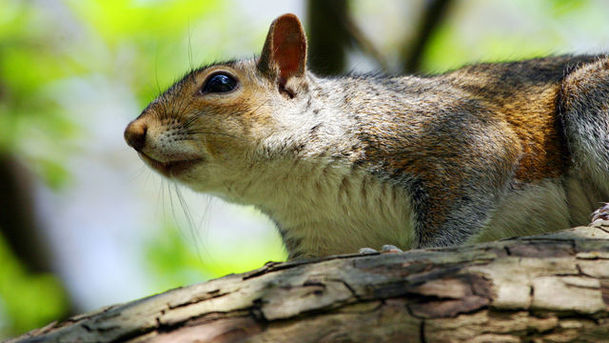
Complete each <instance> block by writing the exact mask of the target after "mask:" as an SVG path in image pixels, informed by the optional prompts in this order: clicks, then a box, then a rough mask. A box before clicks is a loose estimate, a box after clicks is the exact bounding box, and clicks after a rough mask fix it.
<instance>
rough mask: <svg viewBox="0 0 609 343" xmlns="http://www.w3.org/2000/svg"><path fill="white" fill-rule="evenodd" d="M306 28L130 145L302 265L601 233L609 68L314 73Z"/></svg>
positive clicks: (607, 60)
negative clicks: (594, 217) (272, 229)
mask: <svg viewBox="0 0 609 343" xmlns="http://www.w3.org/2000/svg"><path fill="white" fill-rule="evenodd" d="M306 62H307V40H306V36H305V33H304V30H303V27H302V25H301V23H300V21H299V19H298V18H297V17H296V16H295V15H293V14H285V15H282V16H280V17H279V18H277V19H276V20H275V21H274V22H273V23H272V24H271V26H270V29H269V32H268V35H267V38H266V41H265V43H264V47H263V49H262V53H261V54H260V56H259V57H257V58H250V59H243V60H232V61H228V62H224V63H216V64H213V65H209V66H205V67H202V68H199V69H196V70H194V71H192V72H190V73H188V74H187V75H186V76H184V78H183V79H181V80H180V81H178V82H177V83H175V84H174V85H173V86H171V87H170V88H169V89H168V90H167V91H165V92H164V93H163V94H161V95H160V96H159V97H158V98H157V99H155V100H154V101H152V102H151V103H150V104H149V105H148V106H147V107H146V108H145V109H144V110H143V112H142V113H141V114H140V116H139V117H137V119H135V120H134V121H132V122H131V123H129V125H128V126H127V128H126V130H125V133H124V136H125V139H126V141H127V143H128V144H129V145H130V146H131V147H133V148H134V149H135V150H136V151H137V152H138V154H139V156H140V158H141V159H142V160H143V161H144V162H145V163H146V164H148V165H149V166H150V167H152V168H153V169H154V170H156V171H158V172H159V173H161V174H162V175H164V176H166V177H169V178H171V179H174V180H177V181H178V182H179V183H181V184H184V185H186V186H188V187H190V188H191V189H193V190H195V191H198V192H204V193H208V194H212V195H215V196H218V197H220V198H223V199H225V200H227V201H229V202H233V203H238V204H247V205H254V206H255V207H257V208H258V209H259V210H260V211H262V212H263V213H265V214H266V215H268V216H269V217H270V218H271V219H272V220H273V221H274V222H275V223H276V225H277V228H278V230H279V232H280V233H281V235H282V238H283V242H284V244H285V246H286V249H287V251H288V254H289V259H294V258H303V257H318V256H325V255H331V254H339V253H351V252H356V251H357V250H358V249H359V248H362V247H367V246H370V247H379V246H380V245H382V244H386V243H389V244H393V245H395V246H399V247H401V248H427V247H447V246H455V245H462V244H467V243H473V242H480V241H488V240H495V239H499V238H503V237H511V236H517V235H525V234H534V233H540V232H546V231H549V230H558V229H564V228H568V227H571V226H574V225H580V224H586V223H588V219H589V214H590V213H591V212H592V211H593V210H594V209H595V208H596V207H597V206H598V205H599V204H600V202H601V201H603V200H605V201H606V200H607V199H609V198H608V195H609V180H608V179H609V56H607V55H596V56H557V57H546V58H536V59H531V60H525V61H518V62H507V63H482V64H474V65H468V66H465V67H462V68H460V69H456V70H453V71H450V72H446V73H443V74H438V75H424V76H413V75H411V76H383V75H376V74H375V75H347V76H342V77H334V78H321V77H318V76H316V75H314V74H313V73H311V72H309V71H307V68H306Z"/></svg>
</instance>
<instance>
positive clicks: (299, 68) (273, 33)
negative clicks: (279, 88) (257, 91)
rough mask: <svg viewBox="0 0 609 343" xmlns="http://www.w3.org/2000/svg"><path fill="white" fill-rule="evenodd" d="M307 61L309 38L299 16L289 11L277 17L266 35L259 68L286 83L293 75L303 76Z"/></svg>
mask: <svg viewBox="0 0 609 343" xmlns="http://www.w3.org/2000/svg"><path fill="white" fill-rule="evenodd" d="M306 63H307V38H306V36H305V33H304V29H303V28H302V24H300V20H298V17H297V16H296V15H294V14H291V13H288V14H284V15H282V16H281V17H279V18H277V19H275V21H273V23H272V24H271V28H270V29H269V33H268V35H267V36H266V42H265V43H264V48H262V54H260V59H259V60H258V69H259V70H260V71H261V72H262V73H263V74H266V75H270V76H272V77H279V82H280V83H285V82H286V81H287V80H288V79H289V78H291V77H293V76H297V77H298V76H303V75H304V73H305V67H306Z"/></svg>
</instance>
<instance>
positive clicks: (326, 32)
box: [307, 0, 350, 76]
mask: <svg viewBox="0 0 609 343" xmlns="http://www.w3.org/2000/svg"><path fill="white" fill-rule="evenodd" d="M347 13H348V5H347V1H346V0H332V1H326V0H309V1H308V2H307V18H308V27H307V31H308V37H309V40H308V43H309V51H308V66H309V68H310V69H311V71H313V72H314V73H315V74H317V75H321V76H324V75H325V76H327V75H337V74H340V73H342V72H344V70H345V64H346V63H345V62H346V55H347V53H346V47H347V45H348V43H349V39H350V38H349V37H350V36H349V32H347V30H346V28H345V25H344V23H345V18H346V16H347Z"/></svg>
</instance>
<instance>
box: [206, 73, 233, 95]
mask: <svg viewBox="0 0 609 343" xmlns="http://www.w3.org/2000/svg"><path fill="white" fill-rule="evenodd" d="M235 87H237V80H235V78H234V77H232V76H231V75H228V74H216V75H213V76H212V77H210V78H209V79H207V81H206V82H205V84H204V85H203V88H202V89H201V92H202V93H203V94H206V93H226V92H230V91H232V90H233V89H235Z"/></svg>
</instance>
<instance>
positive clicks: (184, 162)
mask: <svg viewBox="0 0 609 343" xmlns="http://www.w3.org/2000/svg"><path fill="white" fill-rule="evenodd" d="M306 49H307V43H306V37H305V33H304V30H303V28H302V25H301V23H300V21H299V20H298V18H297V17H296V16H295V15H293V14H285V15H282V16H281V17H279V18H277V19H276V20H275V21H274V22H273V23H272V25H271V27H270V30H269V32H268V36H267V38H266V41H265V44H264V48H263V49H262V53H261V55H260V57H259V58H257V59H248V60H239V61H231V62H226V63H219V64H214V65H211V66H207V67H203V68H200V69H197V70H194V71H192V72H190V73H189V74H187V75H186V76H185V77H184V78H183V79H182V80H180V81H178V82H177V83H176V84H174V85H173V86H172V87H170V88H169V89H168V90H167V91H165V93H163V94H162V95H160V96H159V97H158V98H157V99H155V100H154V101H153V102H152V103H150V104H149V105H148V107H146V109H144V111H143V112H142V114H141V115H140V116H139V117H138V118H137V119H135V120H134V121H132V122H131V123H130V124H129V125H128V126H127V128H126V130H125V133H124V136H125V140H126V141H127V143H128V144H129V145H130V146H131V147H133V148H134V149H135V150H136V151H137V152H138V153H139V155H140V157H141V158H142V160H144V161H145V162H146V163H147V164H148V165H149V166H150V167H152V168H153V169H155V170H157V171H158V172H160V173H161V174H163V175H164V176H167V177H170V178H173V179H176V180H178V181H180V182H182V183H185V184H187V185H188V186H190V187H191V188H193V189H195V190H198V191H204V192H211V193H215V192H217V193H216V194H218V195H223V194H222V193H223V191H225V189H226V187H230V183H231V182H232V181H231V180H235V179H239V178H243V174H244V173H248V171H249V170H251V169H253V168H255V167H256V165H260V164H264V163H265V162H264V161H265V159H266V161H270V160H271V159H273V160H277V158H281V157H282V154H283V155H286V156H287V155H289V154H293V153H294V149H297V148H295V147H296V146H302V143H301V142H302V141H303V140H304V135H305V133H304V130H305V128H306V127H312V126H314V124H313V123H312V122H311V119H310V118H305V117H306V115H305V114H304V113H303V108H304V107H303V106H305V105H306V104H307V101H310V95H309V94H308V84H309V81H310V79H311V78H312V76H311V75H309V74H307V72H306V59H307V56H306ZM299 131H302V134H301V135H300V136H302V137H301V138H298V137H299V134H298V132H299Z"/></svg>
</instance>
